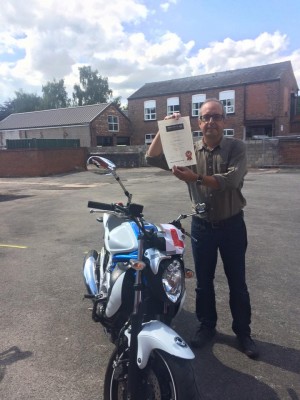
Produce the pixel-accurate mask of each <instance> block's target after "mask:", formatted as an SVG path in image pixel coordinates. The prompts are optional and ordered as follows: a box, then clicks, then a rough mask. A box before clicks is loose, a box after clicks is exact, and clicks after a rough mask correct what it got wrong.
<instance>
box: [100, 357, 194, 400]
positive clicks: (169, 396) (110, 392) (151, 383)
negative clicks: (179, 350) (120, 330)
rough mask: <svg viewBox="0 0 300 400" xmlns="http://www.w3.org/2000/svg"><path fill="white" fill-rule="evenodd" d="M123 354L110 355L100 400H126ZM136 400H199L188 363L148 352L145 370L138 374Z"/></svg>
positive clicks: (189, 363)
mask: <svg viewBox="0 0 300 400" xmlns="http://www.w3.org/2000/svg"><path fill="white" fill-rule="evenodd" d="M127 361H128V354H127V352H125V353H123V354H122V355H121V356H120V357H118V353H117V350H115V351H114V353H113V354H112V356H111V358H110V360H109V363H108V367H107V371H106V375H105V381H104V400H127V382H128V381H127V371H128V368H127ZM138 373H139V376H138V378H137V384H138V388H137V398H138V399H139V400H199V398H200V397H199V393H198V389H197V385H196V382H195V376H194V370H193V367H192V361H191V360H186V359H183V358H178V357H174V356H171V355H170V354H167V353H165V352H164V351H161V350H155V351H153V352H152V354H151V356H150V358H149V361H148V364H147V366H146V367H145V368H144V369H142V370H140V369H139V370H138Z"/></svg>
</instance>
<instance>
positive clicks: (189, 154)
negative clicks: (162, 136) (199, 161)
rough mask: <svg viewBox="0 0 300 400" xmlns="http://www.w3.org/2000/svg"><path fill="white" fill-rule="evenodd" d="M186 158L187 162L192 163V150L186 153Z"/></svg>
mask: <svg viewBox="0 0 300 400" xmlns="http://www.w3.org/2000/svg"><path fill="white" fill-rule="evenodd" d="M185 156H186V159H187V161H191V160H192V159H193V153H192V152H191V151H190V150H188V151H186V152H185Z"/></svg>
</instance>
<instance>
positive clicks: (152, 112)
mask: <svg viewBox="0 0 300 400" xmlns="http://www.w3.org/2000/svg"><path fill="white" fill-rule="evenodd" d="M153 120H156V100H147V101H144V121H153Z"/></svg>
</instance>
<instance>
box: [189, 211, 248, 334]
mask: <svg viewBox="0 0 300 400" xmlns="http://www.w3.org/2000/svg"><path fill="white" fill-rule="evenodd" d="M191 233H192V236H193V238H195V239H197V242H196V241H194V240H192V250H193V257H194V262H195V270H196V277H197V288H196V315H197V318H198V319H199V321H200V323H201V324H203V325H205V326H208V327H210V328H215V326H216V323H217V311H216V300H215V289H214V277H215V270H216V264H217V258H218V251H219V252H220V255H221V258H222V261H223V265H224V271H225V274H226V277H227V281H228V285H229V305H230V310H231V315H232V319H233V322H232V330H233V332H234V333H235V334H236V335H250V332H251V330H250V323H251V306H250V297H249V292H248V289H247V285H246V278H245V254H246V249H247V230H246V225H245V222H244V218H243V212H240V213H239V214H237V215H235V216H233V217H231V218H229V219H227V220H225V221H223V222H222V221H221V222H219V223H216V224H214V223H210V222H207V221H204V220H201V219H200V218H197V217H193V220H192V232H191Z"/></svg>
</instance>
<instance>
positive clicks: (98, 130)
mask: <svg viewBox="0 0 300 400" xmlns="http://www.w3.org/2000/svg"><path fill="white" fill-rule="evenodd" d="M109 115H113V116H116V117H118V118H119V131H118V132H111V131H109V130H108V123H107V118H108V116H109ZM97 136H111V137H112V138H113V144H114V145H116V136H129V137H130V136H131V123H130V121H129V119H128V118H126V117H125V115H124V114H122V113H121V112H120V111H118V110H117V109H116V108H115V107H114V106H111V105H110V106H108V107H107V108H106V109H105V110H104V111H103V112H102V113H101V115H100V116H99V117H98V118H96V119H95V120H94V121H93V122H92V124H91V147H94V146H97V139H96V137H97Z"/></svg>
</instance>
